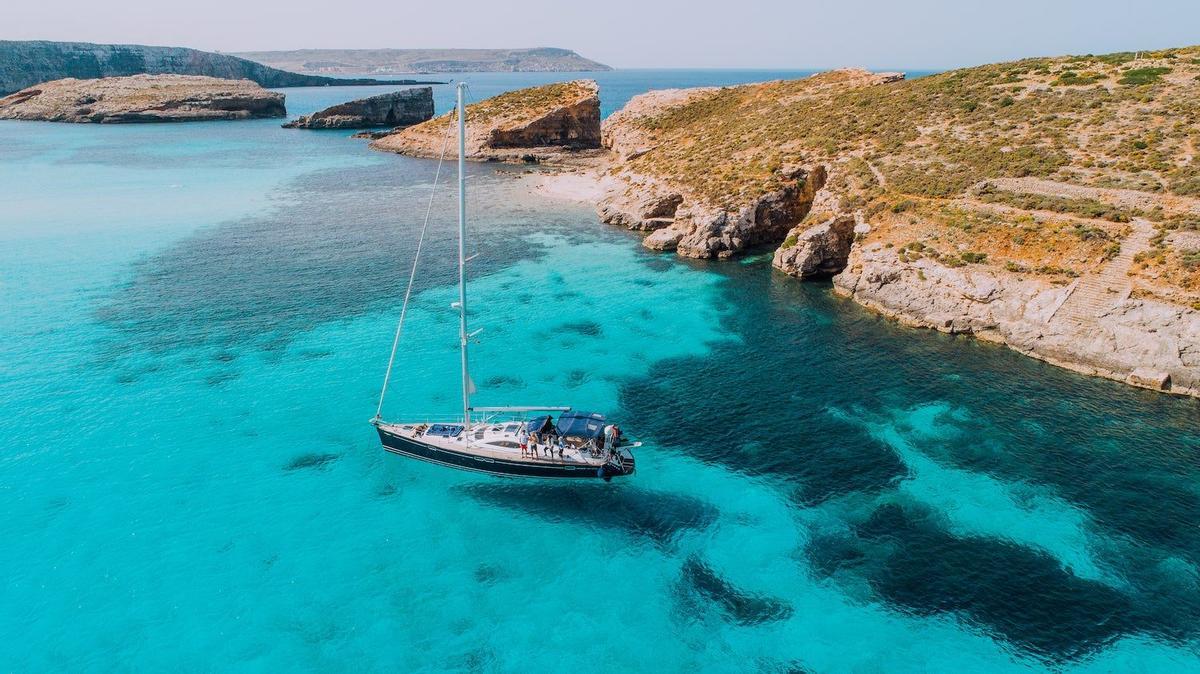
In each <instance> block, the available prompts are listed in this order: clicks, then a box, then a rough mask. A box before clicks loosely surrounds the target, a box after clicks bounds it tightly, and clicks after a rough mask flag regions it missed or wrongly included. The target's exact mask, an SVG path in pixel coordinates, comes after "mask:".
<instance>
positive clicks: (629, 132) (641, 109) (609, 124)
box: [601, 87, 720, 161]
mask: <svg viewBox="0 0 1200 674" xmlns="http://www.w3.org/2000/svg"><path fill="white" fill-rule="evenodd" d="M718 91H720V88H719V87H695V88H692V89H662V90H658V91H648V92H646V93H644V94H638V95H637V96H634V97H633V98H631V99H629V102H628V103H626V104H625V106H624V107H622V108H621V109H620V110H618V111H616V112H614V113H613V114H611V115H609V117H608V119H606V120H604V124H603V126H602V128H601V142H602V143H603V145H604V147H605V148H607V149H609V150H611V151H612V152H613V154H614V155H616V158H617V159H618V160H620V161H628V160H630V159H635V158H637V157H639V156H641V155H643V154H645V153H646V152H649V151H650V150H652V149H653V148H654V147H655V146H656V145H657V144H658V142H659V141H658V139H657V138H655V135H654V133H653V131H652V130H651V129H648V128H646V127H645V126H643V125H642V124H640V123H639V122H640V120H644V119H648V118H650V117H653V116H655V115H658V114H660V113H662V112H665V111H667V110H670V109H671V108H675V107H678V106H681V105H684V104H686V103H689V102H691V101H695V100H699V99H702V98H706V97H708V96H711V95H713V94H715V93H716V92H718Z"/></svg>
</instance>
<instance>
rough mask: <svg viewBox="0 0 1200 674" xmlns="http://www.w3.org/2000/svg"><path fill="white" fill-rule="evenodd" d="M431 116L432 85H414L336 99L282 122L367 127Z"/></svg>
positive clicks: (404, 123)
mask: <svg viewBox="0 0 1200 674" xmlns="http://www.w3.org/2000/svg"><path fill="white" fill-rule="evenodd" d="M432 117H433V88H432V87H415V88H412V89H402V90H400V91H394V92H391V93H387V94H380V95H378V96H371V97H370V98H360V99H358V100H355V101H349V102H347V103H339V104H338V105H334V106H331V107H328V108H325V109H324V110H320V111H318V112H314V113H313V114H311V115H301V116H300V117H298V118H296V119H294V120H292V121H290V122H287V123H285V124H284V125H283V128H285V129H370V128H375V127H384V126H390V127H394V128H395V129H397V130H398V128H399V127H405V126H411V125H413V124H420V123H421V122H424V121H426V120H428V119H431V118H432Z"/></svg>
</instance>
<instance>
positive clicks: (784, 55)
mask: <svg viewBox="0 0 1200 674" xmlns="http://www.w3.org/2000/svg"><path fill="white" fill-rule="evenodd" d="M0 39H7V40H71V41H84V42H114V43H136V44H153V45H168V46H181V47H194V48H196V49H205V50H210V51H254V50H271V49H299V48H319V47H324V48H339V49H345V48H365V47H373V48H377V47H407V48H420V47H426V48H431V47H439V48H441V47H564V48H567V49H574V50H575V51H577V52H579V53H580V54H582V55H583V56H586V57H588V58H591V59H595V60H597V61H600V62H602V63H607V64H609V65H612V66H614V67H618V68H795V69H809V68H830V67H840V66H860V67H867V68H904V69H910V70H917V69H930V70H941V69H946V68H952V67H957V66H965V65H976V64H981V63H989V62H994V61H1003V60H1011V59H1014V58H1021V57H1025V56H1048V55H1058V54H1086V53H1096V54H1099V53H1106V52H1112V51H1124V50H1139V49H1154V48H1163V47H1178V46H1184V45H1192V44H1200V0H1140V1H1139V0H1123V1H1120V2H1118V1H1117V0H1002V1H1001V0H990V1H986V2H985V1H980V0H961V1H959V2H953V1H948V0H906V1H904V2H895V1H884V0H825V1H820V2H818V1H814V0H790V1H789V0H733V1H729V0H722V1H720V2H714V1H712V0H692V1H691V2H660V1H656V0H602V1H597V2H578V1H573V2H572V1H562V0H559V1H557V2H556V1H553V0H457V1H454V2H444V1H443V2H419V3H417V2H411V1H410V0H399V1H397V0H352V2H349V3H347V4H346V5H341V4H339V3H330V2H328V0H205V2H203V3H182V2H165V1H164V0H105V1H104V2H96V0H58V1H56V2H26V1H22V0H3V1H2V2H0Z"/></svg>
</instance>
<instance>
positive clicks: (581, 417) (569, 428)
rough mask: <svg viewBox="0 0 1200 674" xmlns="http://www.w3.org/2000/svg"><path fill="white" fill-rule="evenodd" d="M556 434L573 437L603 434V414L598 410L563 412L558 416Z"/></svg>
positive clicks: (589, 436) (590, 436) (593, 436)
mask: <svg viewBox="0 0 1200 674" xmlns="http://www.w3.org/2000/svg"><path fill="white" fill-rule="evenodd" d="M558 434H559V435H562V436H564V437H566V436H570V437H573V438H587V439H589V440H590V439H592V438H598V437H600V436H602V435H604V415H603V414H600V413H598V412H576V411H574V410H572V411H570V412H563V413H562V414H561V415H559V417H558Z"/></svg>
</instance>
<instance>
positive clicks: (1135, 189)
mask: <svg viewBox="0 0 1200 674" xmlns="http://www.w3.org/2000/svg"><path fill="white" fill-rule="evenodd" d="M1196 57H1200V49H1197V48H1192V49H1188V50H1168V51H1166V52H1162V53H1143V54H1138V55H1135V54H1118V55H1107V56H1101V57H1062V58H1058V59H1027V60H1026V61H1021V62H1015V63H1009V64H996V65H994V66H984V67H980V68H975V69H967V70H964V71H955V72H951V73H946V74H943V75H938V76H933V77H928V78H922V79H920V80H906V79H905V78H904V77H903V75H902V74H899V73H871V72H867V71H863V70H854V69H847V70H838V71H831V72H828V73H822V74H819V75H816V76H813V77H810V78H806V79H804V80H794V81H779V82H766V83H762V84H754V85H743V86H739V87H726V88H711V87H708V88H698V89H688V90H666V91H653V92H649V93H647V94H643V95H641V96H637V97H635V98H633V99H632V100H631V101H630V102H629V103H628V104H627V105H626V106H625V107H624V108H623V109H622V110H620V111H618V112H616V113H614V114H613V115H611V116H610V117H609V118H608V119H606V120H605V121H604V122H603V125H602V127H601V128H600V130H599V133H598V134H596V133H595V132H594V128H595V127H594V125H593V124H590V123H589V124H588V125H587V126H586V128H587V129H588V132H587V133H586V134H581V135H580V137H586V138H587V139H588V141H589V143H590V142H592V141H591V139H592V138H597V137H598V139H599V144H600V145H601V146H602V149H600V150H596V149H594V148H593V149H587V150H583V151H579V150H578V149H577V147H578V146H573V145H571V144H570V143H560V144H559V145H557V146H556V147H555V148H554V151H553V152H544V151H542V150H544V147H540V144H541V143H543V142H544V138H543V137H540V136H538V135H537V134H536V133H526V131H527V130H529V129H536V128H538V127H537V125H536V124H530V123H531V122H532V121H533V120H536V119H539V118H540V116H541V115H543V114H545V110H539V112H538V113H537V114H527V113H528V111H529V110H531V109H532V108H533V107H534V106H533V105H532V104H531V105H530V106H528V108H527V109H524V112H520V113H519V114H512V115H509V116H506V117H505V118H504V119H503V120H502V121H497V120H489V119H488V118H487V116H486V115H485V116H484V117H485V119H484V121H485V123H484V124H482V125H478V126H477V128H476V129H475V130H474V131H473V133H472V135H471V136H470V137H469V140H468V158H469V159H473V160H499V161H513V162H519V161H529V160H530V158H532V159H533V160H534V161H540V162H543V163H548V164H552V165H557V166H559V167H562V168H564V169H566V170H565V171H564V172H562V173H560V174H559V175H558V176H554V175H549V176H546V175H542V176H539V180H541V181H542V183H541V188H542V189H543V191H545V192H547V193H548V194H551V195H557V196H566V197H567V198H576V199H581V200H588V201H591V202H592V203H593V204H594V205H595V206H596V210H597V213H598V215H599V217H600V219H601V220H602V221H603V222H605V223H609V224H612V225H616V226H620V227H624V228H627V229H630V230H633V231H636V232H639V233H642V234H644V238H643V245H645V246H646V247H647V248H651V249H654V250H662V251H674V252H675V253H676V254H678V255H681V256H685V257H692V258H716V259H725V258H731V257H735V256H737V255H739V254H741V253H742V252H744V251H745V250H746V249H747V248H749V247H752V246H761V245H764V244H767V245H775V246H777V248H776V250H775V252H774V255H773V260H772V264H773V266H774V267H775V268H776V269H777V270H779V271H780V272H781V273H785V274H788V275H791V276H795V277H797V278H799V279H832V286H833V292H835V293H837V294H839V295H842V296H845V297H848V298H850V299H852V300H853V301H855V302H857V303H859V304H861V305H863V306H865V307H868V308H870V309H872V310H875V311H878V312H879V313H881V314H884V315H886V316H889V317H891V318H894V319H896V320H898V321H900V322H902V323H904V324H907V325H910V326H916V327H923V328H929V329H935V330H939V331H943V332H948V333H955V334H968V335H973V336H975V337H978V338H980V339H983V340H986V341H990V342H995V343H998V344H1001V345H1004V346H1007V347H1008V348H1012V349H1014V350H1016V351H1018V352H1020V353H1023V354H1026V355H1029V356H1032V357H1035V358H1038V359H1041V360H1043V361H1046V362H1048V363H1051V364H1054V365H1057V366H1061V367H1065V368H1069V369H1072V370H1075V371H1078V372H1081V373H1084V374H1088V375H1094V376H1101V377H1107V378H1110V379H1114V380H1117V381H1121V382H1124V383H1127V384H1130V385H1133V386H1138V387H1142V388H1147V389H1152V390H1155V391H1164V392H1170V393H1174V394H1183V395H1192V396H1200V234H1197V232H1200V167H1198V166H1197V158H1196V157H1195V156H1194V152H1193V151H1192V150H1190V149H1189V148H1191V147H1193V143H1194V142H1195V139H1193V138H1192V137H1191V135H1190V134H1189V133H1188V131H1187V128H1188V127H1187V126H1186V124H1187V123H1192V122H1195V123H1200V106H1197V105H1196V103H1195V101H1197V100H1200V84H1198V82H1200V67H1197V66H1200V58H1196ZM1085 66H1086V67H1088V68H1089V70H1088V71H1087V78H1086V80H1085V81H1084V84H1080V81H1081V78H1080V77H1079V76H1078V74H1077V72H1076V70H1077V69H1080V68H1083V67H1085ZM1156 78H1161V79H1156ZM592 86H593V87H594V85H592ZM1082 86H1088V88H1086V89H1084V88H1080V87H1082ZM530 91H532V90H524V91H522V92H512V93H511V94H506V95H505V96H506V97H508V100H506V109H508V110H510V111H514V110H518V111H519V110H523V108H522V106H521V105H520V104H519V103H520V100H521V97H523V96H525V97H528V99H529V100H544V97H543V96H542V95H540V94H537V93H535V94H530V93H529V92H530ZM596 93H597V92H596V91H595V89H594V88H591V89H589V95H590V96H595V94H596ZM561 102H562V101H558V103H561ZM553 107H561V106H553ZM1156 107H1157V109H1161V110H1162V111H1166V110H1170V111H1171V114H1169V115H1168V114H1165V112H1164V114H1162V115H1161V116H1160V117H1157V118H1150V117H1147V114H1148V112H1147V109H1148V108H1149V109H1150V110H1151V111H1153V109H1155V108H1156ZM1046 110H1053V111H1055V114H1057V115H1059V116H1060V117H1061V118H1062V119H1064V120H1069V121H1070V122H1071V123H1070V124H1066V123H1061V124H1055V123H1051V122H1047V121H1045V120H1044V119H1042V117H1043V116H1044V115H1045V114H1046V112H1045V111H1046ZM1139 110H1140V111H1141V112H1138V111H1139ZM1096 111H1101V113H1104V114H1098V113H1097V112H1096ZM1134 117H1136V118H1137V119H1139V120H1143V121H1140V122H1136V123H1135V122H1133V121H1131V120H1132V119H1133V118H1134ZM439 119H440V120H441V121H440V122H439V120H433V121H431V122H427V123H426V125H421V126H418V127H412V129H410V130H406V131H405V132H401V133H400V134H393V135H389V136H387V137H385V138H384V139H382V140H380V141H376V143H375V144H374V145H373V146H374V147H377V148H378V149H388V150H391V151H396V152H402V153H405V154H413V155H417V156H436V154H435V152H434V151H433V148H434V147H435V139H440V138H441V137H442V134H444V133H445V129H446V127H445V126H444V125H443V124H444V123H448V120H447V119H444V118H439ZM590 119H591V117H590V112H589V115H588V120H589V122H590ZM1146 119H1155V120H1158V121H1155V122H1153V123H1152V124H1154V125H1155V126H1154V128H1153V129H1147V127H1146V122H1145V120H1146ZM1171 119H1175V120H1176V121H1177V122H1180V123H1179V124H1168V123H1167V122H1165V121H1162V120H1171ZM1181 124H1182V126H1181ZM498 125H508V126H509V127H511V128H513V129H517V128H520V129H521V131H520V132H518V133H514V134H510V135H509V136H507V138H511V139H512V140H511V142H503V141H502V142H495V141H496V139H498V138H505V136H504V135H503V134H496V133H495V131H496V129H497V128H498ZM422 126H424V127H426V128H424V129H422V128H421V127H422ZM435 126H436V127H437V129H438V130H439V131H440V133H438V134H435V133H433V127H435ZM580 128H582V127H580ZM417 129H419V130H420V131H419V132H414V133H410V132H412V131H413V130H417ZM1098 138H1099V139H1104V142H1103V144H1102V143H1100V142H1099V141H1098V140H1097V139H1098ZM1153 144H1157V145H1153ZM1168 158H1169V159H1168ZM558 181H561V182H562V183H563V184H565V185H566V186H565V187H563V186H561V185H560V186H558V187H556V186H555V183H556V182H558Z"/></svg>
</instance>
